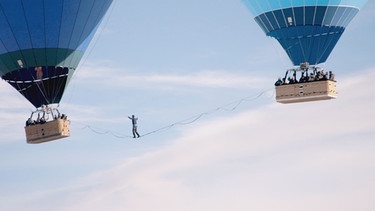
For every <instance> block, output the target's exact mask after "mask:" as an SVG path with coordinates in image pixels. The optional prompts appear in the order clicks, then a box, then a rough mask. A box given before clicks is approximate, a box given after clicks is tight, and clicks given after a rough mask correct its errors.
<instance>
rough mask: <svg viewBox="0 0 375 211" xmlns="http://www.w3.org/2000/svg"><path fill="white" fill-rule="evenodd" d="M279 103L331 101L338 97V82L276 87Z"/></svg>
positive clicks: (316, 82) (315, 82) (325, 81)
mask: <svg viewBox="0 0 375 211" xmlns="http://www.w3.org/2000/svg"><path fill="white" fill-rule="evenodd" d="M275 88H276V101H277V102H278V103H284V104H287V103H300V102H309V101H319V100H330V99H335V98H336V97H337V92H336V82H335V81H331V80H324V81H314V82H305V83H295V84H287V85H281V86H276V87H275Z"/></svg>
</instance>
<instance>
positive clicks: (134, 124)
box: [128, 115, 141, 138]
mask: <svg viewBox="0 0 375 211" xmlns="http://www.w3.org/2000/svg"><path fill="white" fill-rule="evenodd" d="M128 118H129V119H131V120H132V124H133V130H132V132H133V138H136V135H137V137H138V138H139V137H141V136H140V135H139V133H138V131H137V120H138V118H136V117H134V115H133V116H132V117H128Z"/></svg>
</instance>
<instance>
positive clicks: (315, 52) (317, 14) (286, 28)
mask: <svg viewBox="0 0 375 211" xmlns="http://www.w3.org/2000/svg"><path fill="white" fill-rule="evenodd" d="M242 1H243V2H244V4H245V5H246V6H247V8H248V9H249V10H250V11H251V13H252V14H253V15H254V16H255V21H256V22H257V23H258V25H259V26H260V27H261V28H262V29H263V31H264V32H265V33H266V35H267V36H270V37H273V38H275V39H276V40H277V41H278V42H279V43H280V44H281V46H282V47H283V49H284V50H285V52H286V53H287V54H288V56H289V58H290V60H291V61H292V63H293V64H294V65H300V64H301V63H305V62H308V63H309V64H311V65H316V64H320V63H324V62H326V60H327V58H328V57H329V55H330V53H331V52H332V50H333V49H334V47H335V45H336V43H337V42H338V40H339V39H340V37H341V35H342V34H343V32H344V31H345V28H346V27H347V26H348V24H349V22H350V21H351V20H352V19H353V18H354V16H355V15H356V14H357V13H358V11H359V10H360V8H361V7H362V6H363V5H364V4H365V3H366V2H367V0H242Z"/></svg>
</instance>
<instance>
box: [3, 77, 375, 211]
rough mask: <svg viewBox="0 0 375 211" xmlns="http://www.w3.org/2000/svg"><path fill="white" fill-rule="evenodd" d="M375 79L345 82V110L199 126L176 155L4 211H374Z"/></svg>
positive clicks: (287, 111)
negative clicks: (374, 81)
mask: <svg viewBox="0 0 375 211" xmlns="http://www.w3.org/2000/svg"><path fill="white" fill-rule="evenodd" d="M373 78H375V73H374V72H373V71H371V70H369V71H366V72H363V73H361V74H360V75H357V76H353V77H351V78H346V79H343V80H341V81H340V82H339V84H340V87H339V92H340V94H339V98H338V99H336V100H332V101H323V102H314V103H303V104H293V105H281V104H276V103H275V104H271V105H268V106H264V107H262V108H259V109H257V110H250V111H247V112H243V113H240V114H238V115H236V116H232V117H230V118H223V119H217V120H215V121H207V122H199V123H197V124H196V125H194V127H193V128H191V130H188V131H185V133H184V134H183V135H182V136H181V137H180V138H178V139H176V140H174V141H173V142H172V143H171V144H170V145H168V146H164V147H161V148H159V149H157V150H154V151H152V152H149V153H146V154H143V155H139V156H135V157H132V158H129V159H126V160H124V161H123V162H122V163H120V164H119V165H117V166H114V167H113V168H111V169H108V170H106V171H103V172H98V173H97V174H94V175H91V176H90V177H87V178H83V179H82V180H81V181H76V183H75V184H71V185H70V186H69V187H61V188H59V189H57V190H50V191H46V192H43V193H25V195H24V196H17V197H13V196H9V197H6V198H4V197H3V199H2V201H4V200H6V201H7V202H8V203H7V205H3V206H4V208H6V209H12V210H24V209H27V210H52V209H53V210H163V211H164V210H244V211H245V210H246V211H247V210H262V211H268V210H270V211H271V210H272V211H274V210H280V211H284V210H285V211H286V210H288V211H290V210H305V211H310V210H311V211H315V210H341V211H345V210H347V211H351V210H361V211H370V210H374V209H375V202H374V200H373V199H372V198H373V196H374V195H375V180H374V178H375V163H374V160H375V154H374V151H375V142H374V140H375V111H374V109H373V108H374V107H375V99H374V98H373V97H374V96H375V84H374V83H373V82H372V79H373ZM173 80H175V79H173ZM21 201H22V203H16V202H21ZM0 207H1V206H0Z"/></svg>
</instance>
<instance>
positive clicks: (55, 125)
mask: <svg viewBox="0 0 375 211" xmlns="http://www.w3.org/2000/svg"><path fill="white" fill-rule="evenodd" d="M25 133H26V142H27V143H28V144H39V143H44V142H48V141H53V140H57V139H61V138H66V137H69V136H70V130H69V120H67V119H55V120H52V121H50V122H46V123H43V124H35V125H29V126H26V127H25Z"/></svg>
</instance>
